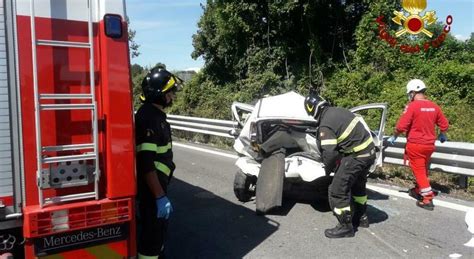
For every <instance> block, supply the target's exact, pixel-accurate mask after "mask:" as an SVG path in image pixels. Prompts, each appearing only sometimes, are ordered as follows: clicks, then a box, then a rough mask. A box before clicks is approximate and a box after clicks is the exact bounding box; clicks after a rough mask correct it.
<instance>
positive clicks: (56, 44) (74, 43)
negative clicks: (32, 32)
mask: <svg viewBox="0 0 474 259" xmlns="http://www.w3.org/2000/svg"><path fill="white" fill-rule="evenodd" d="M36 45H38V46H51V47H65V48H71V47H72V48H87V49H88V48H90V47H91V45H90V44H89V43H88V42H77V41H60V40H36Z"/></svg>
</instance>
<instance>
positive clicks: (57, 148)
mask: <svg viewBox="0 0 474 259" xmlns="http://www.w3.org/2000/svg"><path fill="white" fill-rule="evenodd" d="M93 148H94V143H87V144H71V145H58V146H47V147H42V150H43V152H51V151H70V150H80V149H93Z"/></svg>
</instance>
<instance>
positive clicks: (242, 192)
mask: <svg viewBox="0 0 474 259" xmlns="http://www.w3.org/2000/svg"><path fill="white" fill-rule="evenodd" d="M256 183H257V177H255V176H253V175H248V174H245V173H244V172H242V170H239V171H237V173H235V178H234V194H235V197H237V199H238V200H239V201H241V202H247V201H250V200H251V199H252V197H254V196H255V187H256V186H255V185H256Z"/></svg>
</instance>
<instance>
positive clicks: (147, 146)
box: [137, 142, 171, 154]
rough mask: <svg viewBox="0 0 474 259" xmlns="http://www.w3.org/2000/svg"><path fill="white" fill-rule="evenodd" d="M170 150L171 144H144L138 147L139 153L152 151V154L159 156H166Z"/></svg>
mask: <svg viewBox="0 0 474 259" xmlns="http://www.w3.org/2000/svg"><path fill="white" fill-rule="evenodd" d="M170 149H171V142H170V143H168V144H166V145H164V146H158V145H156V144H153V143H142V144H140V145H138V146H137V152H140V151H152V152H156V153H158V154H164V153H166V152H168V150H170Z"/></svg>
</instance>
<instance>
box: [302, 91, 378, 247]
mask: <svg viewBox="0 0 474 259" xmlns="http://www.w3.org/2000/svg"><path fill="white" fill-rule="evenodd" d="M304 106H305V110H306V112H307V113H308V115H310V116H312V117H314V119H315V120H316V123H317V124H319V127H318V133H317V141H318V146H319V149H320V151H321V159H322V162H323V163H324V169H325V171H326V175H329V174H330V173H331V172H335V173H334V178H333V180H332V183H331V185H330V186H329V193H328V194H329V205H330V206H331V209H332V210H333V212H334V215H335V216H336V218H337V220H338V221H339V224H337V226H336V227H334V228H331V229H326V230H325V231H324V234H325V236H326V237H328V238H341V237H353V236H354V228H357V227H369V220H368V218H367V214H366V210H367V193H366V183H367V175H368V171H369V169H370V167H371V166H372V164H373V163H374V161H375V145H374V143H373V139H372V136H371V133H370V131H369V129H368V127H367V125H366V124H365V122H364V121H363V120H362V119H361V118H360V117H359V116H356V115H354V114H353V113H352V112H350V111H349V110H347V109H343V108H338V107H331V106H330V105H329V103H328V102H327V101H325V100H324V99H322V98H321V97H320V96H318V95H315V94H310V95H309V96H307V97H306V99H305V102H304ZM351 207H352V208H351Z"/></svg>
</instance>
